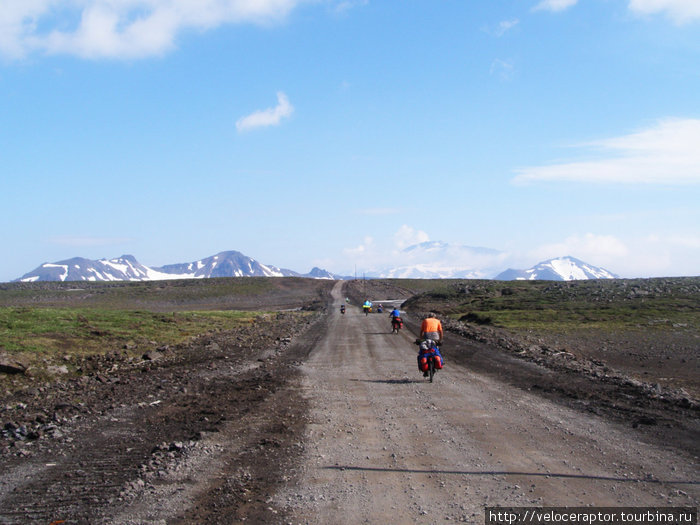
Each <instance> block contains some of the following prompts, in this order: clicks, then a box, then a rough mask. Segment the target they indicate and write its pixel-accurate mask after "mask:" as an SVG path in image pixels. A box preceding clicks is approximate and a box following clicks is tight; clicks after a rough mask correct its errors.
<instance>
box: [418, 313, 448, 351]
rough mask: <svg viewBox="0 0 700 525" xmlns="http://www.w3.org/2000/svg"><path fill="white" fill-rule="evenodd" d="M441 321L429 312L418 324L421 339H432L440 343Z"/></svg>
mask: <svg viewBox="0 0 700 525" xmlns="http://www.w3.org/2000/svg"><path fill="white" fill-rule="evenodd" d="M442 336H443V333H442V323H441V322H440V319H438V318H437V316H436V315H435V313H433V312H430V313H429V314H428V315H427V316H426V317H425V318H424V319H423V322H422V323H421V325H420V338H421V339H432V340H433V341H436V342H437V344H438V345H441V344H442Z"/></svg>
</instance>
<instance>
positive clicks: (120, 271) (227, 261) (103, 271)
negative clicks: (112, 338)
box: [17, 251, 338, 282]
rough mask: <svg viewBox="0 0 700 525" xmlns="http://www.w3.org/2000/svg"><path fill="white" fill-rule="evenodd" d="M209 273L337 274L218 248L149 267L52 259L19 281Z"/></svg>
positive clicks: (129, 259) (127, 261)
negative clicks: (188, 259)
mask: <svg viewBox="0 0 700 525" xmlns="http://www.w3.org/2000/svg"><path fill="white" fill-rule="evenodd" d="M211 277H311V278H314V279H336V278H338V276H335V275H333V274H331V273H330V272H327V271H325V270H322V269H320V268H314V269H312V270H311V271H310V272H309V273H308V274H300V273H297V272H295V271H292V270H286V269H282V268H277V267H276V266H271V265H266V264H262V263H259V262H258V261H256V260H255V259H252V258H250V257H248V256H246V255H243V254H242V253H240V252H236V251H227V252H221V253H218V254H216V255H212V256H211V257H207V258H206V259H201V260H199V261H194V262H191V263H181V264H168V265H166V266H161V267H153V268H151V267H148V266H144V265H143V264H141V263H139V262H138V261H137V260H136V258H135V257H134V256H133V255H122V256H121V257H117V258H115V259H100V260H97V261H95V260H91V259H84V258H82V257H75V258H73V259H68V260H65V261H59V262H55V263H44V264H42V265H41V266H39V267H38V268H36V269H35V270H32V271H31V272H29V273H27V274H25V275H23V276H22V277H20V278H19V279H17V280H18V281H21V282H34V281H159V280H166V279H206V278H211Z"/></svg>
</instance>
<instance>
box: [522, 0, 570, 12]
mask: <svg viewBox="0 0 700 525" xmlns="http://www.w3.org/2000/svg"><path fill="white" fill-rule="evenodd" d="M577 3H578V0H542V1H541V2H540V3H539V4H537V5H536V6H535V7H534V8H533V10H534V11H553V12H558V11H564V10H565V9H568V8H569V7H572V6H574V5H576V4H577Z"/></svg>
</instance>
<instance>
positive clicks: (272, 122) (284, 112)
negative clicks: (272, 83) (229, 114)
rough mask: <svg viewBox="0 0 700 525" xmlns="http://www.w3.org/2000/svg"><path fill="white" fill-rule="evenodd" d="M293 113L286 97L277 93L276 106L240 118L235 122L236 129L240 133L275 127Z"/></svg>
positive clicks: (292, 108)
mask: <svg viewBox="0 0 700 525" xmlns="http://www.w3.org/2000/svg"><path fill="white" fill-rule="evenodd" d="M293 112H294V107H293V106H292V105H291V104H290V103H289V99H288V98H287V95H285V94H284V93H282V92H281V91H279V92H278V93H277V106H275V107H274V108H268V109H264V110H262V111H256V112H255V113H251V114H250V115H248V116H246V117H241V118H240V119H238V121H237V122H236V129H238V131H239V132H242V131H248V130H250V129H254V128H261V127H267V126H277V125H279V123H280V121H281V120H282V119H283V118H286V117H289V116H290V115H291V114H292V113H293Z"/></svg>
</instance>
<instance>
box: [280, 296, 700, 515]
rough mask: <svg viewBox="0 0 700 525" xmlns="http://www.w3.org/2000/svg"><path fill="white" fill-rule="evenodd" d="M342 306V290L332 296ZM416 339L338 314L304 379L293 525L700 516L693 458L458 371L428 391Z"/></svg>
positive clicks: (352, 311) (369, 319) (452, 367)
mask: <svg viewBox="0 0 700 525" xmlns="http://www.w3.org/2000/svg"><path fill="white" fill-rule="evenodd" d="M334 295H335V298H336V305H339V304H341V298H340V296H339V289H338V288H336V289H335V290H334ZM414 338H415V335H413V334H410V333H408V332H406V331H403V332H402V333H400V334H399V335H394V334H391V330H390V325H389V319H388V316H387V315H386V314H384V315H377V314H373V315H369V316H365V315H364V314H363V313H362V312H360V311H359V309H358V308H349V309H348V311H347V313H346V314H345V315H341V314H340V312H339V311H338V308H336V309H335V311H334V312H333V314H332V318H331V321H330V325H329V330H328V335H327V337H326V338H325V339H324V340H323V341H322V342H321V343H320V344H319V346H318V347H317V348H316V349H315V350H314V352H312V354H311V356H310V358H309V360H308V361H307V363H306V365H305V366H304V375H303V380H302V389H303V391H304V396H305V397H306V398H307V399H308V400H309V402H310V407H311V414H312V416H311V417H312V423H311V424H310V425H308V428H307V431H306V435H305V437H304V443H305V449H306V453H305V455H304V460H303V467H302V470H301V472H302V475H301V476H300V478H299V479H296V480H295V482H294V484H292V485H289V486H287V487H286V488H285V490H283V491H281V492H280V493H279V494H278V495H277V496H276V498H275V502H276V504H277V505H278V506H279V507H281V508H285V509H286V510H287V511H288V512H289V513H290V517H289V520H288V521H289V523H314V524H321V523H348V524H351V523H421V524H422V523H445V522H449V521H456V522H468V523H483V519H484V509H485V507H486V506H493V505H499V506H588V505H594V506H639V505H645V506H646V505H649V506H668V505H680V506H688V505H690V506H696V505H697V502H698V497H699V496H700V494H699V491H698V464H697V458H694V457H692V456H685V455H683V454H681V453H679V452H678V451H676V450H668V449H664V448H662V447H659V446H653V445H650V444H646V443H643V442H641V441H635V440H634V438H631V437H630V429H629V427H623V426H616V425H615V424H610V423H606V422H605V421H604V420H602V419H601V418H599V417H596V416H593V415H588V414H584V413H581V412H579V411H574V410H571V409H568V408H563V407H562V406H560V405H556V404H553V403H552V402H549V401H546V400H543V399H542V398H541V397H539V396H537V395H535V394H531V393H529V392H527V391H523V390H520V389H518V390H516V389H514V388H511V387H508V386H507V385H504V384H503V383H501V382H497V381H494V380H492V379H489V378H487V377H485V376H483V375H477V374H474V373H472V372H470V370H469V368H468V367H463V366H459V365H456V364H452V363H450V349H449V346H447V347H445V348H444V349H443V354H444V356H445V359H446V366H445V368H444V369H443V370H442V371H440V372H439V373H438V374H437V375H436V378H435V382H433V383H432V384H431V383H428V382H427V380H426V379H424V378H423V377H422V375H421V374H420V373H419V372H418V370H417V366H416V359H415V355H416V346H415V345H413V344H412V343H413V340H414Z"/></svg>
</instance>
